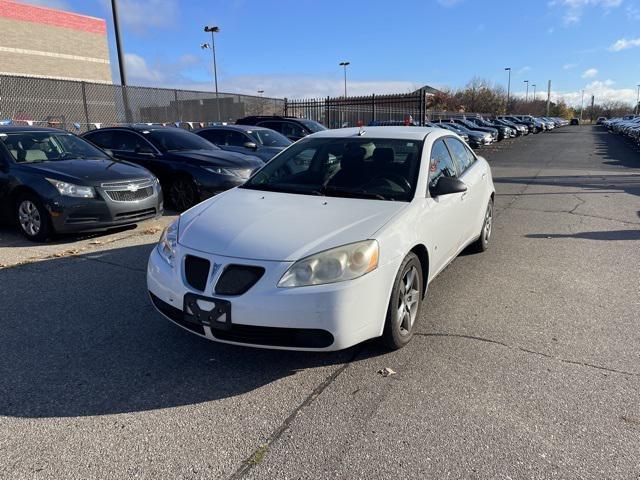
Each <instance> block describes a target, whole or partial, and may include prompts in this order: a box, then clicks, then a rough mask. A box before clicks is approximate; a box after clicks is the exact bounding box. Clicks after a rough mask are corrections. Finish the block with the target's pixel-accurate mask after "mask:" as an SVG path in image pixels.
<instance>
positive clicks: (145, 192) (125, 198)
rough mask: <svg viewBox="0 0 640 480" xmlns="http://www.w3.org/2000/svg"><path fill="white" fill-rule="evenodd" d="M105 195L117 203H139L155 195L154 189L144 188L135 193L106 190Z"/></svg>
mask: <svg viewBox="0 0 640 480" xmlns="http://www.w3.org/2000/svg"><path fill="white" fill-rule="evenodd" d="M105 193H106V194H107V195H108V196H109V198H111V200H115V201H116V202H137V201H139V200H144V199H145V198H149V197H150V196H151V195H153V187H144V188H140V189H138V190H135V191H131V190H105Z"/></svg>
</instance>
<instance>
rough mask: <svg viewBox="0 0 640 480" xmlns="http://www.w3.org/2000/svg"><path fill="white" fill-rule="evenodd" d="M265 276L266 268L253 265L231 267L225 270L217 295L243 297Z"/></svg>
mask: <svg viewBox="0 0 640 480" xmlns="http://www.w3.org/2000/svg"><path fill="white" fill-rule="evenodd" d="M262 275H264V268H262V267H254V266H251V265H229V266H227V268H225V269H224V272H222V275H220V279H219V280H218V283H216V293H217V294H219V295H242V294H243V293H246V292H247V291H248V290H249V289H250V288H251V287H253V286H254V285H255V284H256V282H257V281H258V280H260V278H262Z"/></svg>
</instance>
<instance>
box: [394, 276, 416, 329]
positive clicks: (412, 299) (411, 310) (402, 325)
mask: <svg viewBox="0 0 640 480" xmlns="http://www.w3.org/2000/svg"><path fill="white" fill-rule="evenodd" d="M419 288H420V285H419V280H418V269H417V268H416V267H415V266H411V268H409V269H408V270H407V271H406V272H405V274H404V275H403V277H402V282H401V283H400V291H399V292H398V306H397V309H398V312H397V317H396V321H397V322H398V327H399V330H400V334H401V335H408V334H409V333H410V332H411V328H412V327H413V324H414V322H415V320H416V316H417V314H418V302H419V295H420V291H419Z"/></svg>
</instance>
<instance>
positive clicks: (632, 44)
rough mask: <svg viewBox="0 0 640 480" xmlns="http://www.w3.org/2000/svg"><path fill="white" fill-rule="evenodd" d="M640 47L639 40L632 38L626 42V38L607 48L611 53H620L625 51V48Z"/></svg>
mask: <svg viewBox="0 0 640 480" xmlns="http://www.w3.org/2000/svg"><path fill="white" fill-rule="evenodd" d="M633 47H640V38H633V39H631V40H627V39H626V38H621V39H620V40H618V41H617V42H616V43H614V44H613V45H611V46H610V47H609V50H611V51H612V52H620V51H621V50H626V49H627V48H633Z"/></svg>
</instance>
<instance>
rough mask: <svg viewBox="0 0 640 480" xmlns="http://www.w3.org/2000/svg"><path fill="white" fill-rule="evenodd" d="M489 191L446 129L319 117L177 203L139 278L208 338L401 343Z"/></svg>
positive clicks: (480, 235) (469, 239)
mask: <svg viewBox="0 0 640 480" xmlns="http://www.w3.org/2000/svg"><path fill="white" fill-rule="evenodd" d="M493 198H494V187H493V181H492V177H491V170H490V168H489V165H488V163H487V162H486V161H485V160H484V159H483V158H482V157H477V156H476V155H475V154H474V153H473V152H472V151H471V149H469V148H468V147H467V145H466V144H465V143H464V142H463V141H462V140H461V139H460V138H459V137H458V136H457V135H455V134H454V133H452V132H450V131H448V130H444V129H439V128H422V127H368V128H366V129H364V130H363V129H355V128H348V129H340V130H326V131H323V132H319V133H316V134H313V135H310V136H308V137H306V138H305V139H303V140H301V141H298V142H296V143H295V144H293V145H291V146H290V147H288V148H287V149H286V150H284V151H283V152H282V153H280V154H279V155H277V156H276V157H275V158H274V159H273V160H272V161H271V162H269V163H267V164H266V165H265V166H264V167H263V168H262V169H261V170H259V171H258V172H257V173H256V174H255V175H253V177H251V179H249V180H248V181H247V183H246V184H245V185H244V186H242V187H238V188H235V189H233V190H229V191H227V192H224V193H222V194H220V195H218V196H216V197H213V198H211V199H209V200H206V201H204V202H202V203H200V204H199V205H196V206H195V207H193V208H191V209H190V210H188V211H186V212H185V213H183V214H182V215H181V216H180V218H179V219H178V220H177V221H175V222H174V223H173V224H171V225H170V226H169V227H168V228H167V229H166V230H165V232H164V233H163V234H162V237H161V239H160V242H159V244H158V246H157V248H154V250H153V252H152V253H151V257H150V259H149V265H148V271H147V282H148V288H149V292H150V295H151V299H152V301H153V304H154V305H155V306H156V308H157V309H158V310H159V311H160V312H161V313H162V314H164V315H165V316H166V317H168V318H169V319H170V320H172V321H173V322H175V323H177V324H178V325H180V326H182V327H184V328H186V329H188V330H190V331H191V332H194V333H196V334H198V335H201V336H203V337H206V338H208V339H210V340H216V341H220V342H227V343H234V344H242V345H250V346H259V347H265V348H279V349H295V350H340V349H343V348H347V347H349V346H352V345H355V344H357V343H360V342H362V341H364V340H367V339H370V338H374V337H382V338H383V339H384V341H385V343H386V344H387V345H388V346H389V347H390V348H394V349H395V348H400V347H402V346H404V345H406V344H407V343H408V342H409V341H410V340H411V338H412V336H413V334H414V332H415V329H416V323H417V322H416V320H417V318H418V315H419V312H420V307H421V304H422V302H423V300H424V298H425V295H426V293H427V286H428V284H429V283H430V282H431V281H432V280H433V279H434V278H435V277H436V275H438V273H440V272H441V271H442V270H443V269H444V268H445V267H446V266H447V264H448V263H449V262H451V261H452V260H454V259H455V258H456V256H457V255H458V254H459V253H460V252H461V251H462V250H463V249H465V248H467V247H470V248H472V249H474V250H476V251H484V250H485V249H486V248H487V246H488V244H489V239H490V236H491V224H492V218H493Z"/></svg>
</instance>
